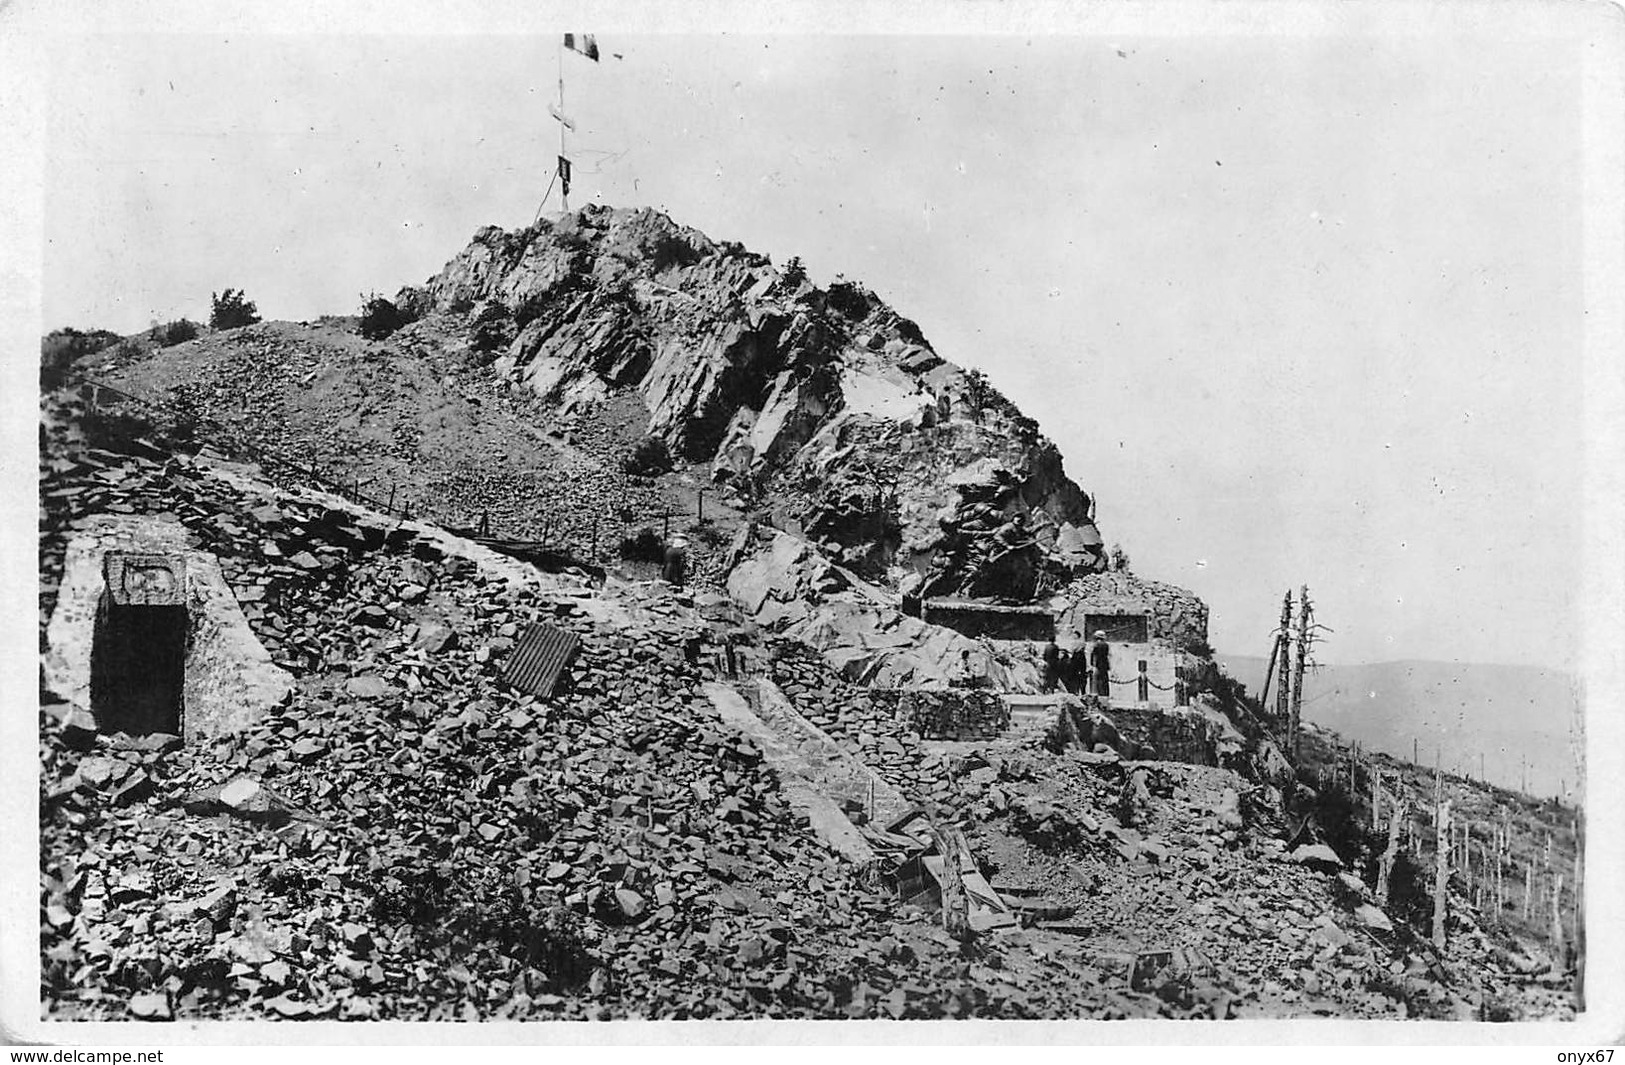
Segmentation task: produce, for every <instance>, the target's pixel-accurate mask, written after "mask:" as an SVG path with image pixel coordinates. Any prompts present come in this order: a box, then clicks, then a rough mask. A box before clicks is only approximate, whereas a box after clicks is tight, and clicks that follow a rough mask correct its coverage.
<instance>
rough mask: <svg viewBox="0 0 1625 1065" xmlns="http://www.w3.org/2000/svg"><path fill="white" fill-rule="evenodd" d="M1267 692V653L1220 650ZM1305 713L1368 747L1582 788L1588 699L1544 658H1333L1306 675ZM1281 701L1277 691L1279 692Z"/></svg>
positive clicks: (1251, 685)
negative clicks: (1575, 740)
mask: <svg viewBox="0 0 1625 1065" xmlns="http://www.w3.org/2000/svg"><path fill="white" fill-rule="evenodd" d="M1218 660H1219V661H1220V662H1222V663H1224V664H1225V666H1226V668H1227V670H1228V672H1229V673H1230V675H1231V676H1233V677H1235V678H1236V679H1237V680H1239V681H1241V682H1242V683H1244V684H1246V685H1247V690H1248V691H1249V692H1251V693H1253V694H1257V693H1258V692H1259V691H1260V689H1261V688H1262V687H1263V683H1264V671H1265V669H1266V668H1267V667H1268V665H1269V661H1268V659H1266V658H1263V657H1259V656H1256V655H1223V654H1221V655H1219V656H1218ZM1303 684H1304V717H1305V718H1306V719H1307V720H1309V721H1312V722H1314V723H1316V724H1319V725H1323V726H1325V727H1326V728H1329V729H1332V730H1334V731H1336V732H1338V733H1340V734H1341V735H1343V736H1344V737H1345V738H1347V739H1350V740H1358V741H1360V742H1361V743H1363V744H1364V745H1365V746H1367V747H1369V748H1371V749H1373V750H1380V751H1383V752H1386V753H1388V754H1391V755H1393V756H1395V757H1397V758H1406V759H1409V758H1410V757H1411V755H1412V750H1413V746H1412V741H1413V740H1414V741H1415V748H1414V749H1415V751H1416V755H1417V758H1418V759H1419V760H1420V761H1421V763H1422V764H1424V765H1432V764H1433V762H1434V758H1435V752H1437V753H1438V755H1439V757H1440V760H1441V761H1442V764H1443V766H1444V768H1446V769H1450V770H1455V771H1459V772H1462V773H1465V774H1468V775H1471V776H1473V777H1477V776H1478V775H1479V764H1480V763H1479V757H1480V755H1482V756H1483V772H1484V775H1485V777H1486V778H1487V779H1488V780H1489V781H1490V782H1492V783H1495V784H1499V785H1501V786H1503V787H1510V788H1517V787H1518V786H1519V785H1520V782H1521V781H1522V779H1523V775H1524V774H1525V773H1527V779H1528V786H1529V791H1530V792H1531V793H1532V794H1535V795H1538V796H1551V795H1555V794H1557V793H1558V790H1559V788H1562V787H1565V786H1566V787H1567V788H1569V789H1572V788H1573V787H1574V783H1575V776H1576V773H1575V764H1574V757H1573V753H1572V748H1571V742H1570V735H1571V731H1572V729H1573V727H1574V720H1575V713H1574V708H1575V705H1576V703H1577V700H1578V695H1577V689H1576V679H1575V678H1574V676H1573V675H1572V674H1569V673H1566V672H1563V671H1561V670H1555V669H1545V668H1542V667H1539V666H1523V665H1503V664H1487V663H1465V662H1433V661H1427V660H1420V659H1405V660H1400V661H1395V662H1372V663H1363V664H1356V665H1323V666H1321V667H1320V668H1319V670H1318V671H1317V672H1312V673H1310V674H1308V675H1306V676H1305V677H1304V682H1303ZM1272 701H1273V695H1272Z"/></svg>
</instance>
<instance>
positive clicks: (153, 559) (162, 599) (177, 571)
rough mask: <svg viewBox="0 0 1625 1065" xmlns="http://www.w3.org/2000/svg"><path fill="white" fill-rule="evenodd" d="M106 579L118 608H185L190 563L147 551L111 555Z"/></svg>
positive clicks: (105, 564) (105, 569)
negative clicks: (187, 569) (187, 573)
mask: <svg viewBox="0 0 1625 1065" xmlns="http://www.w3.org/2000/svg"><path fill="white" fill-rule="evenodd" d="M102 577H103V579H105V580H106V581H107V595H108V598H109V599H110V600H111V601H112V603H113V605H114V606H185V605H186V559H185V558H184V557H183V556H180V555H160V554H155V553H151V552H145V551H109V552H107V554H105V555H103V556H102Z"/></svg>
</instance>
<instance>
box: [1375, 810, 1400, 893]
mask: <svg viewBox="0 0 1625 1065" xmlns="http://www.w3.org/2000/svg"><path fill="white" fill-rule="evenodd" d="M1395 803H1396V805H1395V807H1394V810H1393V815H1392V817H1393V819H1392V820H1390V821H1389V822H1388V849H1387V850H1385V851H1383V852H1382V861H1381V863H1380V865H1379V867H1378V873H1377V902H1378V904H1379V905H1382V906H1386V905H1388V881H1389V878H1390V877H1392V876H1393V875H1394V860H1395V859H1396V858H1398V857H1399V830H1400V827H1401V825H1402V824H1403V822H1404V820H1405V803H1404V800H1402V799H1396V800H1395Z"/></svg>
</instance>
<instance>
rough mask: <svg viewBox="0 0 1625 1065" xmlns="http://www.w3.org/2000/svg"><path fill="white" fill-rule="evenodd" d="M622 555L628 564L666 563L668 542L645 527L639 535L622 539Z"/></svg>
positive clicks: (639, 531)
mask: <svg viewBox="0 0 1625 1065" xmlns="http://www.w3.org/2000/svg"><path fill="white" fill-rule="evenodd" d="M620 555H621V558H623V559H625V560H626V561H628V562H664V561H665V560H666V542H665V541H664V540H662V539H661V538H660V534H659V533H657V532H655V531H654V530H653V529H651V528H648V527H647V526H645V527H644V528H642V529H639V530H638V531H637V535H635V536H627V537H623V538H622V539H621V546H620Z"/></svg>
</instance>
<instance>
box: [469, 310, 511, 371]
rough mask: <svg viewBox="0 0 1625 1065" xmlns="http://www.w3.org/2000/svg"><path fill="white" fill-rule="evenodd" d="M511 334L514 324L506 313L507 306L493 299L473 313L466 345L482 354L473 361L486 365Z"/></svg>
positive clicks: (506, 342) (505, 345)
mask: <svg viewBox="0 0 1625 1065" xmlns="http://www.w3.org/2000/svg"><path fill="white" fill-rule="evenodd" d="M513 335H514V324H513V319H512V318H511V317H510V316H509V315H508V308H506V307H504V306H503V305H502V304H500V303H497V302H495V301H494V300H493V301H492V302H490V303H487V304H486V305H485V307H484V308H483V309H482V310H481V311H480V313H479V314H477V315H475V317H474V324H473V326H472V328H471V330H470V333H469V340H468V345H469V347H470V348H471V349H473V351H474V352H475V353H476V355H478V356H482V357H481V358H478V359H476V360H475V361H476V362H478V363H479V365H481V366H486V365H489V364H490V363H491V362H492V361H493V360H494V359H495V358H496V355H495V353H496V351H497V350H498V349H499V348H504V347H507V346H508V344H509V343H510V342H511V341H512V340H513Z"/></svg>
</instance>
